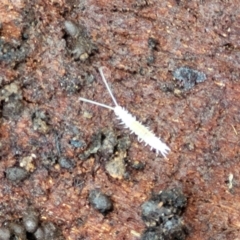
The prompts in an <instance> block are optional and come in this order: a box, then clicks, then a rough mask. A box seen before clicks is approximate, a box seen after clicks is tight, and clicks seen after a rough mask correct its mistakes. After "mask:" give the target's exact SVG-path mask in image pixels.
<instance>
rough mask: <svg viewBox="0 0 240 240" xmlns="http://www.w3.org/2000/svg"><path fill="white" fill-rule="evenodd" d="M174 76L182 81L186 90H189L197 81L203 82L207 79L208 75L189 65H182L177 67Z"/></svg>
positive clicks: (182, 85)
mask: <svg viewBox="0 0 240 240" xmlns="http://www.w3.org/2000/svg"><path fill="white" fill-rule="evenodd" d="M173 76H174V78H175V79H177V80H179V81H180V82H181V84H180V86H181V87H183V88H184V89H185V90H189V89H191V88H193V87H194V86H195V85H196V84H197V83H201V82H204V81H205V80H206V75H205V74H204V73H202V72H199V71H197V70H194V69H191V68H188V67H180V68H178V69H176V70H175V71H174V73H173Z"/></svg>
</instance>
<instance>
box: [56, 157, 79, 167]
mask: <svg viewBox="0 0 240 240" xmlns="http://www.w3.org/2000/svg"><path fill="white" fill-rule="evenodd" d="M58 163H59V165H60V166H61V168H66V169H73V168H74V167H75V165H76V164H75V162H74V160H72V159H68V158H65V157H60V158H59V160H58Z"/></svg>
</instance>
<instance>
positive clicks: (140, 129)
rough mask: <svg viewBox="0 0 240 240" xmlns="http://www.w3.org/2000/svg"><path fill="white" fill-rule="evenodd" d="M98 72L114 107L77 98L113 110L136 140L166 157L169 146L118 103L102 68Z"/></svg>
mask: <svg viewBox="0 0 240 240" xmlns="http://www.w3.org/2000/svg"><path fill="white" fill-rule="evenodd" d="M99 72H100V74H101V77H102V80H103V82H104V84H105V85H106V88H107V90H108V92H109V94H110V96H111V98H112V100H113V102H114V104H115V107H110V106H108V105H105V104H102V103H98V102H95V101H92V100H89V99H86V98H79V100H80V101H84V102H88V103H92V104H95V105H98V106H101V107H105V108H108V109H111V110H113V111H114V112H115V114H116V115H117V117H118V119H120V120H121V121H122V123H123V124H124V125H125V126H126V128H129V129H130V131H131V133H135V134H136V135H137V136H138V140H139V141H140V142H142V141H143V142H145V145H149V146H150V147H151V149H155V151H156V153H157V154H158V153H159V152H160V153H161V154H162V155H163V156H164V157H166V155H167V154H168V152H169V151H170V148H169V147H168V146H167V145H166V144H165V143H163V142H162V141H161V140H160V139H159V138H158V137H156V136H155V134H154V133H152V132H151V131H150V130H148V128H147V127H145V126H144V125H143V124H142V123H140V122H139V121H137V119H136V117H134V116H132V115H131V114H130V113H129V112H128V111H127V110H126V109H124V108H123V107H121V106H119V105H118V103H117V101H116V99H115V97H114V96H113V94H112V91H111V89H110V87H109V86H108V83H107V80H106V79H105V77H104V75H103V71H102V68H99Z"/></svg>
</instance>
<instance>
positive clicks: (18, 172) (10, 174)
mask: <svg viewBox="0 0 240 240" xmlns="http://www.w3.org/2000/svg"><path fill="white" fill-rule="evenodd" d="M27 176H28V172H27V171H26V170H25V169H24V168H21V167H9V168H7V170H6V177H7V179H9V180H11V181H14V182H19V181H22V180H24V179H25V178H27Z"/></svg>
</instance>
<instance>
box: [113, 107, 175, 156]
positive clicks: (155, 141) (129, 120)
mask: <svg viewBox="0 0 240 240" xmlns="http://www.w3.org/2000/svg"><path fill="white" fill-rule="evenodd" d="M114 113H115V114H116V116H117V117H118V118H119V120H120V121H121V122H122V123H123V124H124V125H125V126H126V127H127V128H129V130H130V131H131V133H134V134H136V135H137V137H138V140H139V141H140V142H145V144H146V145H149V146H150V147H151V149H155V151H156V153H157V154H158V153H159V152H160V153H161V154H162V155H163V156H164V157H166V155H167V154H168V152H169V151H170V148H169V147H168V146H167V145H166V144H165V143H163V142H162V141H161V140H160V139H159V138H158V137H157V136H156V135H155V134H154V133H153V132H151V131H150V130H149V129H148V128H147V127H145V126H144V125H143V124H142V123H141V122H139V121H137V119H136V117H134V116H132V115H131V113H129V112H128V111H127V110H126V109H124V108H123V107H121V106H116V107H115V108H114Z"/></svg>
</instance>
